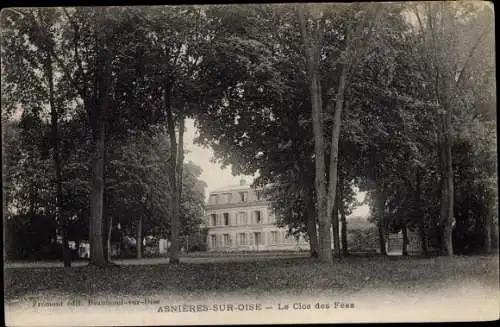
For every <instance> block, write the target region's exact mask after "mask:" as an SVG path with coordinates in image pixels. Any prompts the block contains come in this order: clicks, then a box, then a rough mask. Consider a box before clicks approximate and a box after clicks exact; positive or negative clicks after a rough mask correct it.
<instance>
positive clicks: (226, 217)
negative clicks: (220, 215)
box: [224, 212, 229, 226]
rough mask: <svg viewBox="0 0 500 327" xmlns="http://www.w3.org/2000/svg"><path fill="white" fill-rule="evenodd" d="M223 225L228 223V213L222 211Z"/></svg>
mask: <svg viewBox="0 0 500 327" xmlns="http://www.w3.org/2000/svg"><path fill="white" fill-rule="evenodd" d="M224 225H226V226H227V225H229V214H228V213H227V212H224Z"/></svg>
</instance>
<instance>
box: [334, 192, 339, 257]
mask: <svg viewBox="0 0 500 327" xmlns="http://www.w3.org/2000/svg"><path fill="white" fill-rule="evenodd" d="M340 204H341V201H340V195H339V194H338V193H337V196H336V198H335V205H334V207H333V213H332V231H333V256H334V257H337V258H338V257H340V253H341V250H340V228H339V212H340Z"/></svg>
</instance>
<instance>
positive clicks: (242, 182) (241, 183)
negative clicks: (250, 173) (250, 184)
mask: <svg viewBox="0 0 500 327" xmlns="http://www.w3.org/2000/svg"><path fill="white" fill-rule="evenodd" d="M245 184H246V181H245V180H244V179H243V178H242V179H240V185H241V186H243V185H245Z"/></svg>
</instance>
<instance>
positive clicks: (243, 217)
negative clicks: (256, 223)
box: [240, 211, 248, 225]
mask: <svg viewBox="0 0 500 327" xmlns="http://www.w3.org/2000/svg"><path fill="white" fill-rule="evenodd" d="M247 224H248V215H247V213H246V212H244V211H242V212H240V225H247Z"/></svg>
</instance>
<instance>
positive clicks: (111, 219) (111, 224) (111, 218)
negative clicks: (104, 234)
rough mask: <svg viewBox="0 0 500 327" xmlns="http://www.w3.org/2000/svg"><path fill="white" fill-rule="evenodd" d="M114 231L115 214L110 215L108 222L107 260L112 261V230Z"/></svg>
mask: <svg viewBox="0 0 500 327" xmlns="http://www.w3.org/2000/svg"><path fill="white" fill-rule="evenodd" d="M112 231H113V216H111V215H110V216H109V223H108V242H107V252H106V253H107V261H108V262H111V232H112Z"/></svg>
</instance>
